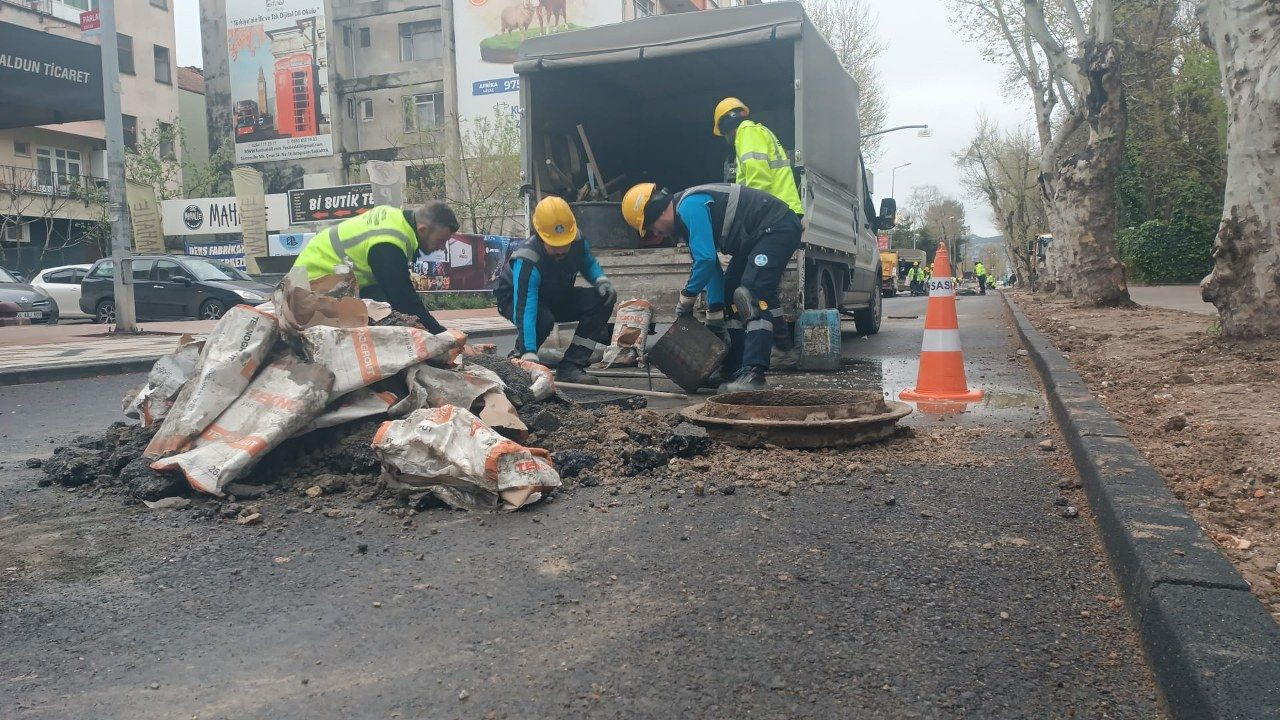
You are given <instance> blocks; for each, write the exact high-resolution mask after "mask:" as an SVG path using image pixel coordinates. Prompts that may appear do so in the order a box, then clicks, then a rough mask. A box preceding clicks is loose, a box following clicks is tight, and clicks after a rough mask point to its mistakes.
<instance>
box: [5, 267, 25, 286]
mask: <svg viewBox="0 0 1280 720" xmlns="http://www.w3.org/2000/svg"><path fill="white" fill-rule="evenodd" d="M16 282H22V281H21V280H19V279H18V278H16V277H14V276H13V273H10V272H9V271H8V270H5V269H4V268H2V267H0V283H16Z"/></svg>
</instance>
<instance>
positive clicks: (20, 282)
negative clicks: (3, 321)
mask: <svg viewBox="0 0 1280 720" xmlns="http://www.w3.org/2000/svg"><path fill="white" fill-rule="evenodd" d="M0 300H7V301H9V302H11V303H17V305H18V317H20V318H27V319H28V320H30V321H31V322H33V323H48V324H50V325H57V324H58V305H57V303H55V302H54V301H53V298H51V297H49V294H48V293H46V292H45V291H43V290H41V289H40V288H37V287H33V286H32V285H31V284H30V283H28V282H27V281H26V280H24V279H23V278H22V276H21V275H18V274H17V273H12V272H9V271H8V270H5V269H4V268H2V267H0Z"/></svg>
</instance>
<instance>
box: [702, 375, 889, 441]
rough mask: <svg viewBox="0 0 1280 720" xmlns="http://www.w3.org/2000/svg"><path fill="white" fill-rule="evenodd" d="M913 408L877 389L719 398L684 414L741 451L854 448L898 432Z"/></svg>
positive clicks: (762, 392) (759, 393)
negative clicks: (757, 448)
mask: <svg viewBox="0 0 1280 720" xmlns="http://www.w3.org/2000/svg"><path fill="white" fill-rule="evenodd" d="M910 414H911V407H910V406H909V405H907V404H906V403H901V402H897V401H894V400H890V401H887V402H886V401H885V399H884V397H883V396H882V395H881V394H880V393H878V392H875V391H873V390H789V389H786V390H782V389H780V390H760V391H753V392H743V393H729V394H725V395H717V396H715V397H713V398H711V399H709V400H707V401H706V402H704V403H701V404H699V405H694V406H691V407H687V408H685V409H684V410H682V411H681V415H683V416H684V418H685V419H686V420H688V421H690V422H692V423H694V424H695V425H700V426H702V427H705V428H706V429H707V433H708V434H709V435H711V437H713V438H715V439H717V440H720V441H721V442H726V443H729V444H731V445H737V446H739V447H763V446H766V445H776V446H778V447H786V448H821V447H852V446H854V445H861V444H864V443H869V442H875V441H878V440H883V439H885V438H887V437H889V436H891V435H893V434H894V433H895V432H896V425H897V422H898V421H899V420H901V419H902V418H904V417H906V416H907V415H910Z"/></svg>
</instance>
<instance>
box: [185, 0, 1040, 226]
mask: <svg viewBox="0 0 1280 720" xmlns="http://www.w3.org/2000/svg"><path fill="white" fill-rule="evenodd" d="M866 1H867V3H868V5H869V6H870V8H871V10H872V12H873V13H874V14H875V15H876V16H877V17H878V25H879V29H880V36H881V37H882V38H884V40H885V42H886V44H887V45H888V48H887V49H886V50H885V53H884V55H882V56H881V58H880V72H881V75H882V77H883V78H884V84H885V87H886V88H887V92H888V95H889V115H888V125H889V127H893V126H895V125H914V124H918V123H927V124H928V125H929V127H930V128H931V129H932V130H933V133H934V134H933V137H929V138H922V137H917V136H916V131H914V130H903V131H900V132H896V133H890V134H888V135H886V136H885V139H884V143H883V146H882V147H883V149H884V152H883V155H882V157H881V159H880V162H879V163H878V164H877V166H876V167H873V168H872V170H873V171H874V173H875V177H876V180H875V193H874V194H875V196H876V198H877V200H878V199H879V198H882V197H886V196H888V195H889V192H890V189H891V188H890V183H891V174H892V172H891V169H892V168H893V167H894V166H897V165H901V164H903V163H908V162H909V163H911V165H910V166H909V167H905V168H902V169H900V170H898V172H897V183H896V188H893V189H894V191H895V194H896V196H897V199H898V204H899V205H900V206H903V205H905V204H906V202H907V199H908V198H910V196H911V190H912V188H914V187H916V186H919V185H936V186H938V188H939V189H941V190H942V192H943V193H944V194H946V195H949V196H952V197H955V198H957V199H959V200H961V201H963V202H964V204H965V216H966V220H967V221H968V223H969V227H970V228H971V229H972V230H973V232H974V233H976V234H978V235H995V234H997V233H998V231H997V230H996V229H995V225H994V223H993V222H992V218H991V213H990V211H989V210H987V207H986V204H985V203H984V202H982V201H980V200H977V199H975V198H972V197H969V196H968V194H967V193H966V192H965V191H964V189H963V188H962V187H960V177H959V174H958V172H957V171H956V163H955V154H956V153H957V152H959V151H961V150H963V149H964V147H965V146H966V145H968V143H969V140H970V139H971V138H972V137H973V129H974V125H975V124H976V123H977V119H978V114H979V113H986V114H987V115H988V116H990V117H991V118H992V119H993V120H995V121H996V122H997V123H999V124H1000V125H1001V126H1004V127H1010V128H1012V127H1016V126H1018V125H1023V124H1029V123H1030V121H1031V111H1030V101H1029V100H1025V99H1021V98H1008V97H1005V95H1004V94H1003V92H1002V73H1001V70H1000V69H999V68H998V67H996V66H995V65H993V64H991V63H989V62H987V61H986V60H983V59H982V57H981V56H979V54H978V50H977V47H976V46H974V45H972V44H969V43H968V42H966V41H965V40H964V39H962V38H960V37H959V36H957V34H956V32H955V30H954V28H953V27H952V26H951V22H950V20H949V12H948V10H947V5H946V2H945V0H866ZM174 13H175V22H176V24H177V31H178V52H177V55H178V64H180V65H196V66H199V65H202V64H203V63H202V61H201V58H200V16H199V4H198V0H175V1H174Z"/></svg>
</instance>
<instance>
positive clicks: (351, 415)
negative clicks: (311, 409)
mask: <svg viewBox="0 0 1280 720" xmlns="http://www.w3.org/2000/svg"><path fill="white" fill-rule="evenodd" d="M398 402H400V398H398V397H396V395H395V394H394V393H391V392H388V391H386V390H381V391H379V390H374V389H373V388H370V387H363V388H360V389H359V390H353V391H351V392H349V393H347V394H346V395H343V396H342V397H340V398H338V399H337V400H334V401H332V402H330V403H329V405H328V406H327V407H326V408H325V409H324V411H323V412H321V413H320V416H319V417H317V418H316V419H315V420H312V421H311V422H310V423H308V424H307V426H306V427H304V428H302V429H301V430H299V431H298V432H297V433H295V436H297V435H306V434H307V433H309V432H311V431H312V430H319V429H320V428H327V427H333V426H334V425H341V424H343V423H349V422H351V421H353V420H363V419H364V418H368V417H374V416H376V415H387V414H388V413H387V411H388V410H390V409H391V407H392V406H393V405H395V404H396V403H398Z"/></svg>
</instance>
